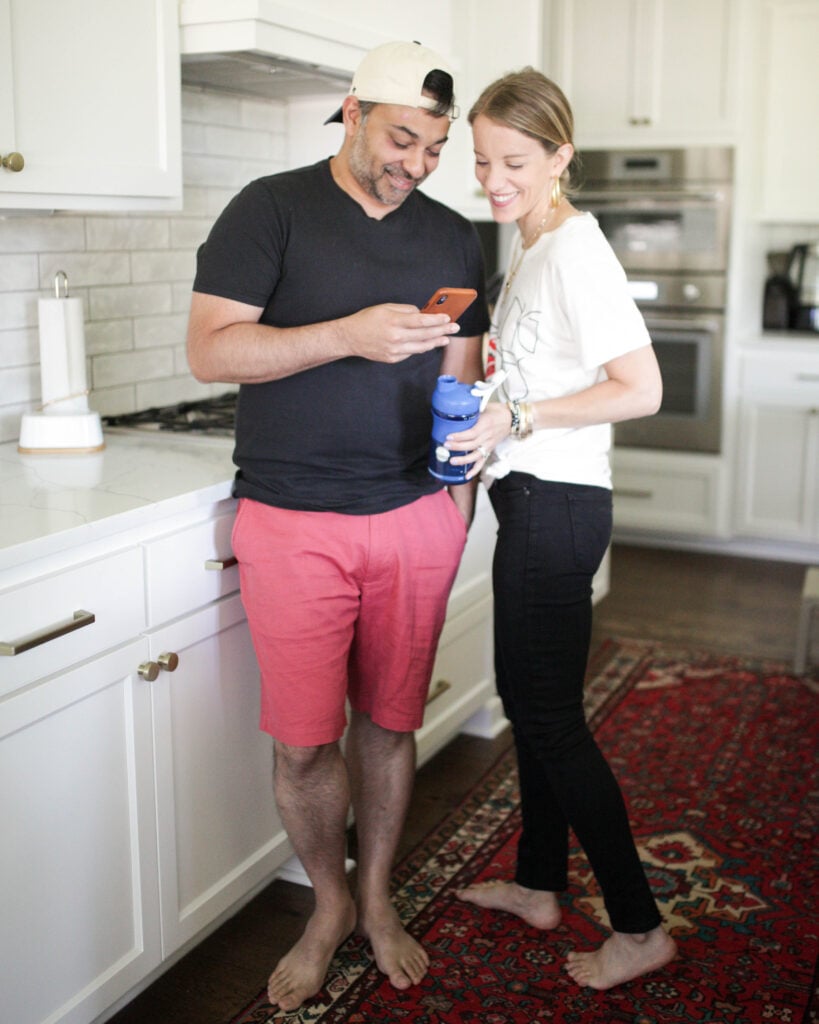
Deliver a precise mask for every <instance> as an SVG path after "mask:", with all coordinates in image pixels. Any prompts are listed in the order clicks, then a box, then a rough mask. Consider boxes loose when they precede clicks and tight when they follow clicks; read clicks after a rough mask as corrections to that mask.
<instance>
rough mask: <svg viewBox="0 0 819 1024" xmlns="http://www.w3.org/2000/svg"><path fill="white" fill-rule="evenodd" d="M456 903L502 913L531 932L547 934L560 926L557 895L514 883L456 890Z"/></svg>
mask: <svg viewBox="0 0 819 1024" xmlns="http://www.w3.org/2000/svg"><path fill="white" fill-rule="evenodd" d="M455 895H456V896H457V897H458V899H459V900H463V901H464V902H465V903H474V904H475V906H476V907H484V908H486V909H487V910H505V911H506V912H507V913H508V914H514V915H515V916H516V917H521V918H523V920H524V921H525V922H526V923H527V924H530V925H532V927H534V928H542V929H544V930H549V929H552V928H557V926H558V925H559V924H560V904H559V903H558V900H557V895H556V894H555V893H553V892H545V891H543V890H540V889H526V888H525V887H524V886H522V885H518V883H517V882H484V883H483V884H481V885H470V886H469V888H467V889H458V891H457V892H456V893H455Z"/></svg>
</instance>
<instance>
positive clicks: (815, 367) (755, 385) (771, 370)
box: [742, 356, 819, 408]
mask: <svg viewBox="0 0 819 1024" xmlns="http://www.w3.org/2000/svg"><path fill="white" fill-rule="evenodd" d="M742 394H743V396H744V397H746V398H763V397H764V398H775V397H778V398H780V399H781V400H783V401H787V402H788V403H789V404H791V405H798V406H800V407H803V408H804V407H813V406H819V360H817V359H799V360H794V359H784V360H783V359H782V357H775V356H771V357H770V358H768V357H761V356H758V357H755V358H753V359H746V360H744V362H743V364H742Z"/></svg>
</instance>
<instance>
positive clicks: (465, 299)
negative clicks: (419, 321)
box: [421, 288, 478, 320]
mask: <svg viewBox="0 0 819 1024" xmlns="http://www.w3.org/2000/svg"><path fill="white" fill-rule="evenodd" d="M477 296H478V293H477V292H476V291H475V289H474V288H439V289H438V291H437V292H436V293H435V294H434V295H433V296H432V298H431V299H430V300H429V302H427V304H426V305H425V306H424V307H423V309H422V310H421V312H422V313H446V314H448V316H449V319H450V320H457V319H458V317H459V316H460V315H461V314H462V313H463V312H464V310H465V309H466V308H467V306H470V305H471V304H472V303H473V302H474V301H475V299H476V298H477Z"/></svg>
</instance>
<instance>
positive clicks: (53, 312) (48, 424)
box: [17, 270, 105, 455]
mask: <svg viewBox="0 0 819 1024" xmlns="http://www.w3.org/2000/svg"><path fill="white" fill-rule="evenodd" d="M54 296H55V297H54V298H53V299H40V300H39V303H38V309H39V319H40V378H41V385H42V388H41V390H42V394H41V400H42V404H41V406H40V408H39V409H38V410H37V411H36V412H27V413H23V416H22V419H21V422H20V440H19V443H18V445H17V451H18V452H21V453H23V454H26V455H28V454H35V453H47V454H50V455H58V454H87V453H90V452H99V451H102V449H103V448H104V447H105V442H104V441H103V437H102V424H101V421H100V415H99V413H98V412H93V411H91V410H90V409H89V408H88V387H87V383H86V376H85V338H84V335H83V322H82V304H81V303H80V302H79V300H77V299H69V296H68V274H66V272H65V271H64V270H58V271H57V273H56V274H55V275H54ZM69 303H70V304H71V305H69ZM55 304H56V305H55ZM49 359H50V360H51V364H52V365H50V366H49V368H48V370H47V369H46V362H47V360H49ZM55 363H56V365H55Z"/></svg>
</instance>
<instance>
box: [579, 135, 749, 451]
mask: <svg viewBox="0 0 819 1024" xmlns="http://www.w3.org/2000/svg"><path fill="white" fill-rule="evenodd" d="M581 178H582V181H583V187H582V190H581V192H580V194H579V196H578V197H577V199H576V201H575V205H576V206H577V207H578V208H579V209H582V210H589V211H591V212H592V213H593V214H594V215H595V217H596V218H597V220H598V221H599V223H600V227H601V229H602V231H603V233H604V234H605V235H606V238H607V239H608V240H609V242H610V244H611V246H612V248H613V249H614V251H615V253H616V254H617V256H618V258H619V260H620V262H621V263H622V264H623V267H624V268H625V270H626V275H627V277H628V280H629V287H630V289H631V293H632V295H633V297H634V299H635V301H636V302H637V305H638V306H639V307H640V309H641V310H642V312H643V315H644V317H645V320H646V324H647V326H648V329H649V333H650V334H651V340H652V343H653V345H654V350H655V352H656V354H657V359H658V361H659V364H660V369H661V371H662V375H663V389H664V394H663V403H662V407H661V408H660V411H659V412H658V413H657V415H656V416H652V417H647V418H645V419H640V420H632V421H629V422H627V423H621V424H618V425H617V426H616V427H615V432H614V437H615V443H616V444H617V445H628V446H635V447H641V448H666V449H677V450H681V451H702V452H718V451H719V450H720V442H721V434H722V364H723V354H724V335H725V330H724V325H725V299H726V277H727V272H728V243H729V238H730V220H731V202H732V179H733V151H732V150H731V149H728V148H722V147H720V148H692V149H664V150H617V151H602V150H588V151H584V152H583V153H581Z"/></svg>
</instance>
